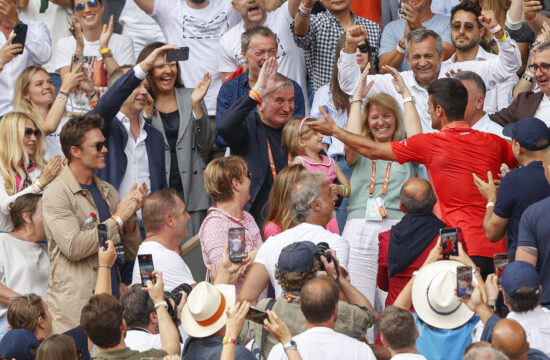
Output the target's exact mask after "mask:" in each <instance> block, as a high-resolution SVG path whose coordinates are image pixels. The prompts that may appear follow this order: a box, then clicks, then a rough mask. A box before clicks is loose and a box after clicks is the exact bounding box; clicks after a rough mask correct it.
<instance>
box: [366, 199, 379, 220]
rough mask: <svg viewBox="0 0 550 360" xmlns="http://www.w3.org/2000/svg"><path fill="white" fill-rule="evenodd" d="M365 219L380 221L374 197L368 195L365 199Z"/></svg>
mask: <svg viewBox="0 0 550 360" xmlns="http://www.w3.org/2000/svg"><path fill="white" fill-rule="evenodd" d="M366 218H367V221H382V215H381V214H380V211H379V209H378V205H377V204H376V199H373V198H371V197H369V199H368V201H367V216H366Z"/></svg>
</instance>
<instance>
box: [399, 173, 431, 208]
mask: <svg viewBox="0 0 550 360" xmlns="http://www.w3.org/2000/svg"><path fill="white" fill-rule="evenodd" d="M399 199H400V200H401V210H403V212H404V213H406V214H431V213H432V212H433V209H434V206H435V203H436V201H437V199H436V198H435V193H434V190H433V188H432V186H431V185H430V183H429V182H427V181H426V180H424V179H421V178H410V179H409V180H407V181H405V183H404V184H403V186H402V187H401V193H400V194H399Z"/></svg>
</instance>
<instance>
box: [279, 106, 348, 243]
mask: <svg viewBox="0 0 550 360" xmlns="http://www.w3.org/2000/svg"><path fill="white" fill-rule="evenodd" d="M314 120H315V119H312V118H308V117H305V118H300V117H293V118H292V119H290V120H289V121H288V122H287V123H286V125H285V127H284V129H283V143H284V144H285V146H286V148H287V149H288V153H289V154H290V155H291V156H292V157H293V158H294V161H293V162H292V163H293V164H300V165H303V166H304V167H305V168H306V170H307V171H309V172H313V173H322V174H324V175H325V177H326V179H327V182H328V183H329V184H331V185H330V187H331V190H332V191H333V192H334V193H336V194H337V195H340V196H344V197H349V195H350V193H351V188H350V183H349V179H348V177H347V176H346V174H344V172H343V171H342V169H341V168H340V165H338V163H337V162H335V161H334V159H332V158H331V157H328V156H326V155H322V154H320V152H321V151H322V150H323V135H321V134H320V133H318V132H316V131H313V130H312V129H311V128H310V127H309V126H308V121H314ZM334 179H338V182H340V185H337V184H334ZM327 229H329V230H331V231H332V229H336V231H337V233H338V223H337V221H336V218H335V217H334V218H332V219H331V220H330V222H329V223H328V225H327Z"/></svg>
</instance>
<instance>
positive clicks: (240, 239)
mask: <svg viewBox="0 0 550 360" xmlns="http://www.w3.org/2000/svg"><path fill="white" fill-rule="evenodd" d="M227 237H228V242H229V243H228V247H229V260H231V261H232V262H240V261H243V260H244V252H245V247H246V243H245V237H244V228H243V227H238V228H231V229H229V230H228V232H227Z"/></svg>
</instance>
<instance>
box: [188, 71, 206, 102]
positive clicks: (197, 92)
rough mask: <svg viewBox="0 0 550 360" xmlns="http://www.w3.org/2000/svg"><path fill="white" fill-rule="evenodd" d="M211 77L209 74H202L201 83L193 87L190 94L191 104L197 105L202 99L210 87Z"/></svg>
mask: <svg viewBox="0 0 550 360" xmlns="http://www.w3.org/2000/svg"><path fill="white" fill-rule="evenodd" d="M210 81H211V77H210V74H209V73H206V74H204V77H203V78H202V81H201V82H200V83H198V84H197V86H195V89H193V92H192V93H191V104H198V103H200V102H201V101H202V99H204V97H205V96H206V93H207V92H208V88H209V87H210Z"/></svg>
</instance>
